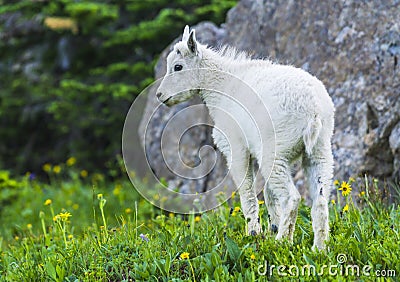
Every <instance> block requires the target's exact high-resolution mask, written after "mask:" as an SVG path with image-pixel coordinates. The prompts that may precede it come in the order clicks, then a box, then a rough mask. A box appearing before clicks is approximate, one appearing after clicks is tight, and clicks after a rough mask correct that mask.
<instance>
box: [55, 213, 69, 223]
mask: <svg viewBox="0 0 400 282" xmlns="http://www.w3.org/2000/svg"><path fill="white" fill-rule="evenodd" d="M57 216H58V217H59V218H60V219H61V220H62V221H67V220H68V218H69V217H71V216H72V214H70V213H69V212H60V213H59V214H58V215H56V217H57Z"/></svg>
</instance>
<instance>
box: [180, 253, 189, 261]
mask: <svg viewBox="0 0 400 282" xmlns="http://www.w3.org/2000/svg"><path fill="white" fill-rule="evenodd" d="M180 258H181V259H189V253H188V252H184V253H181V255H180Z"/></svg>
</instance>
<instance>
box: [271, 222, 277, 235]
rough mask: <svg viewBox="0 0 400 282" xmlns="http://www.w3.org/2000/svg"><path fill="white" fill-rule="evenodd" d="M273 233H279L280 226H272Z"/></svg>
mask: <svg viewBox="0 0 400 282" xmlns="http://www.w3.org/2000/svg"><path fill="white" fill-rule="evenodd" d="M271 231H272V233H278V226H276V225H275V224H272V225H271Z"/></svg>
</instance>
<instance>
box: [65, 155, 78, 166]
mask: <svg viewBox="0 0 400 282" xmlns="http://www.w3.org/2000/svg"><path fill="white" fill-rule="evenodd" d="M66 163H67V166H73V165H74V164H75V163H76V158H74V157H70V158H69V159H68V160H67V162H66Z"/></svg>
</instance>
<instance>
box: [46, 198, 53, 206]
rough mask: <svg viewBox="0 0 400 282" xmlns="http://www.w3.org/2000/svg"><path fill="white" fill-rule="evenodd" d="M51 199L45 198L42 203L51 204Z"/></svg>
mask: <svg viewBox="0 0 400 282" xmlns="http://www.w3.org/2000/svg"><path fill="white" fill-rule="evenodd" d="M51 203H52V201H51V200H50V199H47V200H46V201H44V205H45V206H48V205H51Z"/></svg>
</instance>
